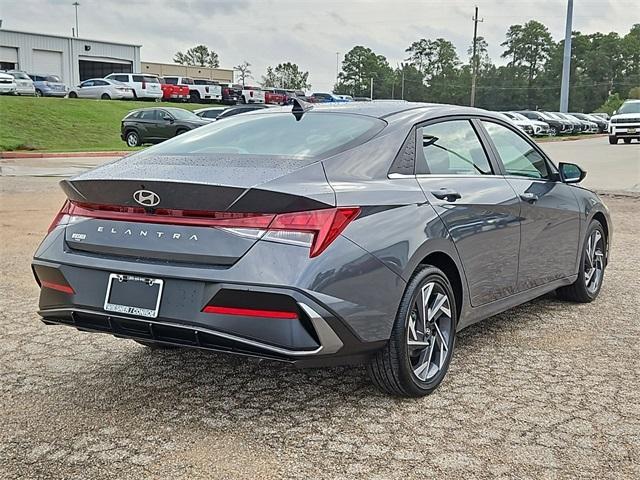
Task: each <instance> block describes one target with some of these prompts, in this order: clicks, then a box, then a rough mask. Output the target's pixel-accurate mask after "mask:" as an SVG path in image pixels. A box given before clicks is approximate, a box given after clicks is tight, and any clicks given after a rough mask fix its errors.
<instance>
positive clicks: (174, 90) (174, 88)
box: [158, 77, 189, 102]
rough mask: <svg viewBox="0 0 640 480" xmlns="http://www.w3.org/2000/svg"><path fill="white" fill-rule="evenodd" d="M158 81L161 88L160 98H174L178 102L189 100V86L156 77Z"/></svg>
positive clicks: (166, 99)
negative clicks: (174, 83)
mask: <svg viewBox="0 0 640 480" xmlns="http://www.w3.org/2000/svg"><path fill="white" fill-rule="evenodd" d="M158 81H159V82H160V88H162V100H165V101H168V100H176V101H180V102H186V101H187V100H189V87H188V86H187V85H173V84H171V83H167V81H166V80H165V79H164V78H162V77H158Z"/></svg>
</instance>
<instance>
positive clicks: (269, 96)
mask: <svg viewBox="0 0 640 480" xmlns="http://www.w3.org/2000/svg"><path fill="white" fill-rule="evenodd" d="M263 91H264V103H269V104H273V105H286V104H287V103H288V101H289V94H288V93H287V91H286V90H284V89H282V88H263Z"/></svg>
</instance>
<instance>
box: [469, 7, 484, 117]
mask: <svg viewBox="0 0 640 480" xmlns="http://www.w3.org/2000/svg"><path fill="white" fill-rule="evenodd" d="M472 20H473V54H472V56H471V69H472V73H471V100H470V101H469V105H470V106H472V107H473V106H474V105H475V103H476V82H477V80H478V55H477V53H476V50H477V46H476V45H477V43H478V22H484V18H478V6H477V5H476V11H475V15H474V16H473V18H472Z"/></svg>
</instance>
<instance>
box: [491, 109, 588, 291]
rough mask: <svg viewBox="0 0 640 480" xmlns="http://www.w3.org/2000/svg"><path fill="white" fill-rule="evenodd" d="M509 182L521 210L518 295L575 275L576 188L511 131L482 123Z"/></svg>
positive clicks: (576, 247)
mask: <svg viewBox="0 0 640 480" xmlns="http://www.w3.org/2000/svg"><path fill="white" fill-rule="evenodd" d="M482 126H483V128H484V131H486V134H487V135H488V138H489V139H490V145H491V148H492V150H493V152H494V155H496V157H497V159H499V162H498V163H499V167H500V168H501V169H502V170H503V173H504V175H505V179H506V180H507V181H508V182H509V184H510V185H511V186H512V187H513V188H514V190H515V191H516V193H517V195H518V197H519V199H520V205H521V210H520V211H521V213H520V216H521V219H522V221H521V241H520V263H519V274H518V290H519V291H523V290H528V289H530V288H533V287H536V286H539V285H543V284H546V283H549V282H551V281H553V280H556V279H559V278H564V277H568V276H570V275H572V274H574V273H575V268H576V265H577V255H578V251H579V248H578V247H579V236H580V211H579V208H578V201H577V199H576V197H575V195H574V193H573V190H572V189H573V187H571V186H569V185H567V184H566V183H563V182H562V181H561V180H560V177H559V175H558V172H557V169H556V168H555V166H554V165H553V164H552V163H551V162H550V161H549V160H548V159H547V158H546V156H545V155H544V153H543V152H542V151H541V150H540V149H539V148H538V147H537V146H536V145H535V144H534V143H533V142H531V141H530V140H529V139H528V138H525V137H524V136H523V135H522V134H520V133H518V132H516V131H515V130H514V129H512V128H511V127H509V126H507V125H504V124H501V123H497V122H495V121H489V120H483V121H482Z"/></svg>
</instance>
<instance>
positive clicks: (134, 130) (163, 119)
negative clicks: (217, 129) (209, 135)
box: [120, 107, 211, 147]
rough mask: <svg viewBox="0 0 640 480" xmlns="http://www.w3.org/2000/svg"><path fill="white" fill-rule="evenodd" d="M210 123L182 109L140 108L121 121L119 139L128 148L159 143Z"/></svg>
mask: <svg viewBox="0 0 640 480" xmlns="http://www.w3.org/2000/svg"><path fill="white" fill-rule="evenodd" d="M209 123H211V121H210V120H204V119H202V118H200V117H198V116H197V115H195V114H194V113H192V112H190V111H189V110H184V109H182V108H170V107H165V108H141V109H139V110H133V111H131V112H129V113H128V114H127V116H126V117H124V118H123V119H122V123H121V125H120V138H122V140H124V141H125V142H127V145H128V146H129V147H137V146H139V145H142V144H143V143H159V142H162V141H163V140H167V139H169V138H172V137H175V136H176V135H180V134H182V133H185V132H188V131H189V130H193V129H194V128H198V127H201V126H202V125H207V124H209Z"/></svg>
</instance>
